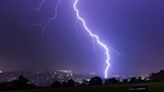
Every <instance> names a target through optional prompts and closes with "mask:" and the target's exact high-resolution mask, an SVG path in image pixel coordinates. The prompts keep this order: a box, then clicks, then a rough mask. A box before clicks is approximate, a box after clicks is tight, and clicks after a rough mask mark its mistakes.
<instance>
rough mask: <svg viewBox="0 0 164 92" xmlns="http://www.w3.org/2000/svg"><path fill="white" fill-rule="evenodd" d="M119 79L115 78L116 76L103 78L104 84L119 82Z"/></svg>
mask: <svg viewBox="0 0 164 92" xmlns="http://www.w3.org/2000/svg"><path fill="white" fill-rule="evenodd" d="M119 83H120V82H119V80H117V79H116V78H111V79H107V80H105V85H110V84H119Z"/></svg>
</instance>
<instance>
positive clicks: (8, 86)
mask: <svg viewBox="0 0 164 92" xmlns="http://www.w3.org/2000/svg"><path fill="white" fill-rule="evenodd" d="M28 88H36V86H35V85H32V84H29V80H28V79H27V78H25V77H23V76H19V78H18V80H13V81H10V82H5V83H1V84H0V89H2V90H15V89H28Z"/></svg>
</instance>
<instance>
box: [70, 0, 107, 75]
mask: <svg viewBox="0 0 164 92" xmlns="http://www.w3.org/2000/svg"><path fill="white" fill-rule="evenodd" d="M77 3H78V0H75V1H74V4H73V7H74V10H75V12H76V16H77V18H78V19H79V20H80V21H81V22H82V24H83V26H84V28H85V30H86V31H87V32H88V33H89V35H90V36H91V37H92V38H94V39H95V40H96V42H97V43H98V44H99V45H100V46H101V47H103V48H104V49H105V54H106V61H105V62H106V64H107V66H106V68H105V71H104V77H105V78H108V70H109V67H110V54H109V48H108V46H106V44H104V43H103V42H102V41H101V40H100V38H99V36H98V35H96V34H94V33H93V32H92V31H91V30H90V29H89V28H88V26H87V24H86V21H85V20H84V19H83V18H82V17H81V16H80V14H79V10H78V8H77Z"/></svg>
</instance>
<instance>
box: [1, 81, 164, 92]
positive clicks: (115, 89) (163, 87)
mask: <svg viewBox="0 0 164 92" xmlns="http://www.w3.org/2000/svg"><path fill="white" fill-rule="evenodd" d="M133 85H135V84H119V85H111V86H101V87H100V86H94V87H78V88H77V87H76V88H47V89H34V90H21V91H2V92H129V91H128V89H129V88H130V87H131V86H133ZM146 85H148V86H149V92H164V83H149V84H146Z"/></svg>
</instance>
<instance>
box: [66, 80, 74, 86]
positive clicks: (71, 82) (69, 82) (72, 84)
mask: <svg viewBox="0 0 164 92" xmlns="http://www.w3.org/2000/svg"><path fill="white" fill-rule="evenodd" d="M67 86H68V87H74V86H75V82H74V81H73V80H72V79H70V80H68V82H67Z"/></svg>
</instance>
